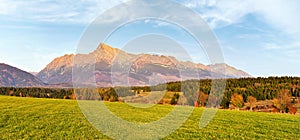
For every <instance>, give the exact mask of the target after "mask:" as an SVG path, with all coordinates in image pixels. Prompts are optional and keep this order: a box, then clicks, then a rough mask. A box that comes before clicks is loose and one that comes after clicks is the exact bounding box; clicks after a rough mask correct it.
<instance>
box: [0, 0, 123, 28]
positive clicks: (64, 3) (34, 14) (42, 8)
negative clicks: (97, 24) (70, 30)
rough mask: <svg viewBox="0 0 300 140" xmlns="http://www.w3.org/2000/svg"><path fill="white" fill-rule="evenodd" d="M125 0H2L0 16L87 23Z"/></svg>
mask: <svg viewBox="0 0 300 140" xmlns="http://www.w3.org/2000/svg"><path fill="white" fill-rule="evenodd" d="M124 1H126V0H113V1H107V0H80V1H72V0H53V1H51V0H42V1H36V0H26V1H23V0H14V1H12V0H2V1H1V3H0V16H7V17H10V18H14V19H19V20H34V21H42V22H56V23H59V22H62V23H66V22H67V23H89V22H91V21H92V20H93V19H94V18H96V17H97V16H98V15H99V14H100V13H102V12H104V11H105V10H107V9H109V8H111V7H113V6H115V5H117V4H120V3H121V2H124Z"/></svg>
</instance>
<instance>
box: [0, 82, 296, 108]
mask: <svg viewBox="0 0 300 140" xmlns="http://www.w3.org/2000/svg"><path fill="white" fill-rule="evenodd" d="M211 82H212V80H210V79H205V80H200V81H199V80H187V81H184V82H170V83H166V84H159V85H156V86H144V87H115V88H98V89H96V90H97V91H96V93H98V94H97V95H95V94H94V93H95V91H94V90H95V89H90V88H81V89H72V88H41V87H22V88H16V87H1V88H0V94H1V95H9V96H20V97H34V98H56V99H76V97H75V92H76V91H77V93H80V94H77V99H82V100H89V99H98V100H104V101H121V100H120V98H119V97H126V96H135V95H138V94H140V93H141V92H150V91H162V90H166V91H168V92H174V93H176V92H181V90H182V89H184V91H185V92H186V91H188V92H189V90H190V91H191V92H189V93H183V94H184V95H185V96H187V97H189V96H190V97H191V98H194V97H193V96H192V95H188V94H191V93H192V92H194V91H195V90H194V89H193V88H194V87H199V90H200V91H199V90H197V92H199V93H200V94H199V95H198V94H197V95H198V96H199V97H198V102H197V103H196V104H197V105H196V106H199V105H200V106H204V105H205V103H206V101H207V97H208V95H210V92H211ZM299 84H300V78H299V77H268V78H262V77H258V78H240V79H227V80H226V87H225V92H224V96H223V99H222V102H221V104H220V105H221V107H222V108H229V107H230V104H232V105H235V102H241V103H251V101H252V102H253V100H254V101H255V102H256V101H265V100H272V101H274V106H276V103H277V104H279V105H277V106H278V107H277V108H278V109H279V111H282V112H285V110H287V109H288V105H289V104H288V103H296V102H297V101H298V98H299V97H300V85H299ZM183 85H188V87H184V86H183ZM193 85H194V86H193ZM78 91H80V92H78ZM116 92H117V93H118V94H117V93H116ZM237 95H238V96H237ZM250 96H251V98H248V97H250ZM176 98H177V99H178V94H175V95H174V99H173V101H172V102H174V101H175V100H176ZM284 98H285V99H284ZM251 99H252V100H251ZM283 99H284V100H285V101H286V100H288V101H286V102H288V103H286V105H285V107H282V106H283V105H282V104H283V103H282V102H283V101H282V100H283ZM186 105H191V106H194V105H195V103H194V102H193V101H192V100H190V101H189V100H187V103H186ZM237 105H238V104H237ZM242 106H243V105H242ZM242 106H236V105H235V107H238V108H241V107H242ZM251 108H252V107H251Z"/></svg>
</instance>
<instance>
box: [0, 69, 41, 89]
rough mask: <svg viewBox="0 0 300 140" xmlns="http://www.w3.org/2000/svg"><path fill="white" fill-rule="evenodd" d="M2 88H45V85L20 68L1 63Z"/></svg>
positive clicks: (0, 84)
mask: <svg viewBox="0 0 300 140" xmlns="http://www.w3.org/2000/svg"><path fill="white" fill-rule="evenodd" d="M0 86H1V87H10V86H11V87H28V86H35V87H39V86H44V83H43V82H42V81H41V80H40V79H38V78H37V77H35V76H34V75H32V74H30V73H28V72H25V71H23V70H20V69H18V68H15V67H12V66H9V65H7V64H3V63H0Z"/></svg>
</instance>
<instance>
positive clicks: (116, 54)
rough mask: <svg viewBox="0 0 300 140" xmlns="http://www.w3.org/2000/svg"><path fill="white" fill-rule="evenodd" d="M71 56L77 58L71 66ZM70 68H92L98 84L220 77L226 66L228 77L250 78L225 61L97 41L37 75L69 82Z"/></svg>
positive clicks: (90, 79)
mask: <svg viewBox="0 0 300 140" xmlns="http://www.w3.org/2000/svg"><path fill="white" fill-rule="evenodd" d="M74 59H75V60H76V61H75V66H74V67H73V64H74ZM72 68H75V72H83V73H82V74H85V73H84V72H88V71H89V70H93V68H95V70H96V73H95V74H96V75H95V78H96V82H97V85H100V86H109V85H112V84H114V85H116V86H126V85H129V83H130V85H151V84H157V83H162V82H170V81H181V80H187V79H207V78H217V77H223V74H222V73H221V70H220V69H221V68H225V69H226V77H228V78H240V77H250V75H249V74H247V73H246V72H243V71H241V70H237V69H235V68H233V67H231V66H229V65H227V64H216V65H209V66H205V65H203V64H195V63H192V62H183V61H179V60H177V59H176V58H175V57H172V56H164V55H151V54H130V53H126V52H125V51H122V50H119V49H117V48H112V47H110V46H108V45H105V44H100V45H99V47H98V48H97V49H96V50H95V51H93V52H91V53H89V54H78V55H76V56H75V55H72V54H71V55H65V56H61V57H58V58H56V59H54V60H53V61H52V62H51V63H50V64H48V65H47V66H46V67H45V68H44V69H43V70H42V71H40V72H39V73H38V74H37V77H38V78H40V79H41V80H42V81H44V82H45V83H48V84H58V83H71V82H72ZM78 75H79V74H78ZM127 75H128V77H127ZM212 75H214V76H213V77H212ZM124 79H128V81H127V80H124ZM76 80H77V81H79V82H82V81H86V82H87V84H89V83H92V82H93V80H94V77H93V75H91V74H90V75H88V76H84V77H79V78H78V77H74V81H75V82H76ZM149 81H150V82H149ZM113 82H114V83H113ZM151 82H152V83H151Z"/></svg>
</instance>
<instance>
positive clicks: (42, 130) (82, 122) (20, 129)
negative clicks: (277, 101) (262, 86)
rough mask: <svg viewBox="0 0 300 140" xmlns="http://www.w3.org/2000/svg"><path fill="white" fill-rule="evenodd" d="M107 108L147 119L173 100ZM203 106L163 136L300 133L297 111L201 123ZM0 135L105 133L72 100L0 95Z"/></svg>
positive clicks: (222, 116)
mask: <svg viewBox="0 0 300 140" xmlns="http://www.w3.org/2000/svg"><path fill="white" fill-rule="evenodd" d="M105 104H106V106H107V107H108V109H110V110H111V112H112V113H114V114H115V115H117V116H118V117H120V118H123V119H125V120H128V121H131V122H139V123H147V122H151V121H155V120H158V119H159V118H161V117H163V116H165V115H166V114H168V113H169V112H170V111H171V110H172V109H173V108H174V106H170V105H155V106H153V107H151V108H147V109H142V108H135V107H133V106H129V105H127V104H125V103H111V102H106V103H105ZM202 112H203V108H195V109H194V111H193V112H192V114H191V116H190V117H189V118H188V120H187V121H186V122H185V123H184V124H183V125H182V126H181V127H180V128H179V129H177V130H176V131H174V132H173V133H171V134H170V135H169V136H167V137H165V139H299V138H300V116H296V115H290V114H273V113H259V112H248V111H230V110H219V111H218V112H217V114H216V116H215V117H214V118H213V120H212V121H211V122H210V123H209V124H208V126H207V127H205V128H203V129H200V128H199V127H198V126H199V120H200V118H201V114H202ZM0 113H1V116H0V139H110V138H109V137H107V136H105V135H104V134H102V133H101V132H100V131H98V130H97V129H96V128H94V127H93V125H92V124H90V123H89V122H88V121H87V120H86V119H85V117H84V115H83V114H82V113H81V110H80V108H79V106H78V104H77V101H75V100H59V99H37V98H19V97H9V96H0Z"/></svg>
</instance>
